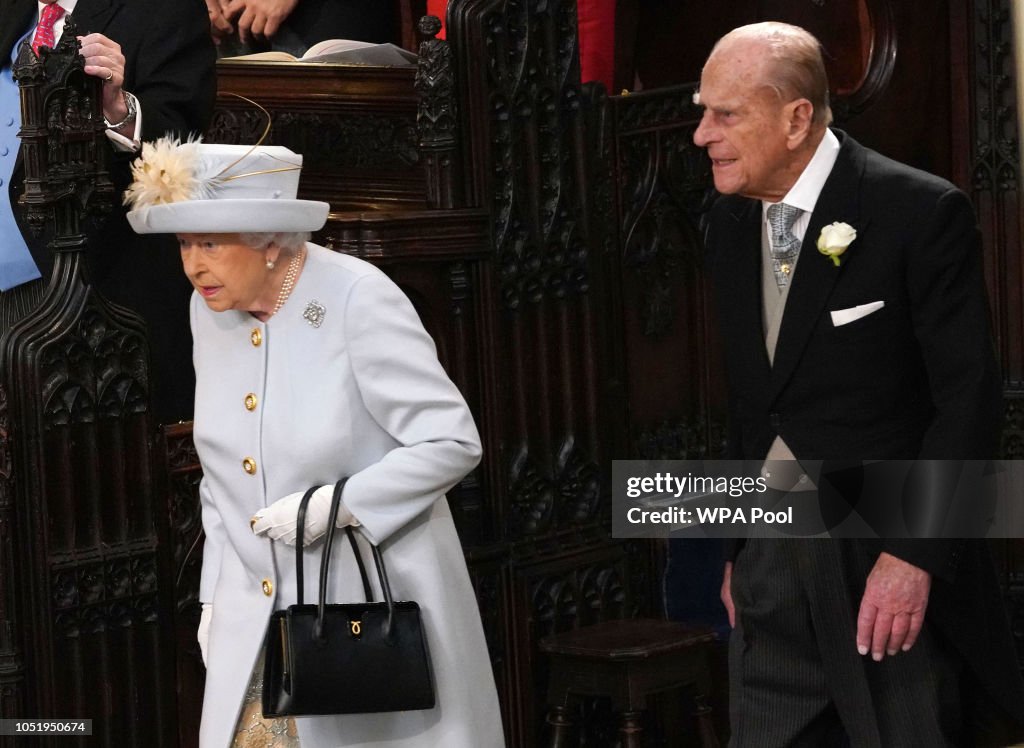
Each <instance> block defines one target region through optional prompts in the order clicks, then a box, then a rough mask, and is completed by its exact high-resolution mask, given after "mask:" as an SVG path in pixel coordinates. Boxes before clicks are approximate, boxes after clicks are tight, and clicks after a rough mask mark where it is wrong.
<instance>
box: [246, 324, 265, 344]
mask: <svg viewBox="0 0 1024 748" xmlns="http://www.w3.org/2000/svg"><path fill="white" fill-rule="evenodd" d="M249 340H251V341H252V344H253V345H255V346H259V344H260V343H262V342H263V333H262V332H260V328H258V327H254V328H252V332H251V333H249Z"/></svg>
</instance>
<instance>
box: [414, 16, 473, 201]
mask: <svg viewBox="0 0 1024 748" xmlns="http://www.w3.org/2000/svg"><path fill="white" fill-rule="evenodd" d="M440 30H441V21H440V20H438V19H437V18H436V17H435V16H424V17H423V18H422V19H421V20H420V23H419V32H420V34H421V35H422V36H423V37H424V40H423V42H422V43H421V44H420V50H419V55H420V63H419V65H418V66H417V68H416V81H415V87H416V93H417V95H418V96H419V110H418V112H417V115H416V125H417V128H418V129H419V148H420V153H421V154H422V155H423V159H424V167H425V171H426V177H427V204H428V205H429V206H430V207H431V208H454V207H455V206H456V205H459V204H460V198H461V196H460V194H459V193H458V192H456V190H461V187H462V185H461V183H460V180H459V179H458V166H459V164H458V163H457V159H458V158H459V156H458V151H459V139H458V134H459V133H458V107H457V106H456V100H455V66H454V65H453V64H452V49H451V46H450V45H449V44H447V43H446V42H444V41H442V40H440V39H437V38H435V37H436V35H437V33H438V32H439V31H440Z"/></svg>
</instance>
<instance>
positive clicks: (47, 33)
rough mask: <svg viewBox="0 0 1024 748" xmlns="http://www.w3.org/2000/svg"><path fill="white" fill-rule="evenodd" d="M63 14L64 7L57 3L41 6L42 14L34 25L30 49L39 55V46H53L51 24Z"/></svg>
mask: <svg viewBox="0 0 1024 748" xmlns="http://www.w3.org/2000/svg"><path fill="white" fill-rule="evenodd" d="M62 15H64V9H63V8H62V7H60V6H59V5H57V3H50V4H49V5H47V6H46V7H45V8H43V15H42V17H41V18H40V19H39V25H38V26H36V35H35V36H33V37H32V51H33V52H35V53H36V56H37V57H38V56H39V48H40V47H50V48H51V49H52V48H53V26H54V24H55V23H57V21H58V20H59V19H60V17H61V16H62Z"/></svg>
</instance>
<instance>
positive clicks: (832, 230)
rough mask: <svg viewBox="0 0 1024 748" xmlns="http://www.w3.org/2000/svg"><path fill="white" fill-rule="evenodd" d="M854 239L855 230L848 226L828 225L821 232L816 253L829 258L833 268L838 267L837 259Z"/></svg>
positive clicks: (841, 224) (840, 224)
mask: <svg viewBox="0 0 1024 748" xmlns="http://www.w3.org/2000/svg"><path fill="white" fill-rule="evenodd" d="M856 238H857V230H856V229H854V228H853V226H851V225H850V224H848V223H839V222H836V223H830V224H829V225H828V226H826V227H825V228H823V229H822V230H821V236H819V237H818V251H819V252H821V253H822V254H823V255H825V256H826V257H831V258H832V262H834V263H835V266H836V267H839V262H840V259H839V258H840V257H841V256H842V254H843V252H845V251H846V248H847V247H849V246H850V245H851V244H853V240H854V239H856Z"/></svg>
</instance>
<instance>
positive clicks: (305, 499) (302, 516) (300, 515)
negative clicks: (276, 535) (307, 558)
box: [295, 486, 319, 605]
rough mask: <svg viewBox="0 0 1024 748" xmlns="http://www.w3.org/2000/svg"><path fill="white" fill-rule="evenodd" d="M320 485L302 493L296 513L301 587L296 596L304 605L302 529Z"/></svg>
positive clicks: (296, 544)
mask: <svg viewBox="0 0 1024 748" xmlns="http://www.w3.org/2000/svg"><path fill="white" fill-rule="evenodd" d="M317 488H319V486H313V487H312V488H311V489H309V490H308V491H306V493H304V494H303V495H302V500H301V501H300V502H299V510H298V512H296V514H295V582H296V584H297V585H298V587H299V594H298V595H297V597H296V601H297V602H298V604H299V605H302V589H303V585H302V531H303V530H304V529H306V507H308V506H309V500H310V499H311V498H313V493H314V492H315V491H316V489H317Z"/></svg>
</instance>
